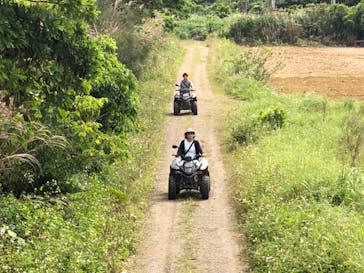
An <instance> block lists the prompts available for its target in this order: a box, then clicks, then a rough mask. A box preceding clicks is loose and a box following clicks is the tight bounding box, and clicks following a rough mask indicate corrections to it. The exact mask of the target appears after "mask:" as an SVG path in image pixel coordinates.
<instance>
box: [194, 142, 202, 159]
mask: <svg viewBox="0 0 364 273" xmlns="http://www.w3.org/2000/svg"><path fill="white" fill-rule="evenodd" d="M195 149H196V154H197V155H199V156H202V155H203V151H202V148H201V145H200V142H198V141H197V140H195Z"/></svg>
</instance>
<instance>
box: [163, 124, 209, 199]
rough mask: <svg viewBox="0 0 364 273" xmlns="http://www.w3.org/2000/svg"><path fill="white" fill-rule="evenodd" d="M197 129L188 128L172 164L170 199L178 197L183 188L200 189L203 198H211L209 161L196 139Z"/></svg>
mask: <svg viewBox="0 0 364 273" xmlns="http://www.w3.org/2000/svg"><path fill="white" fill-rule="evenodd" d="M194 138H195V131H194V130H193V129H191V128H188V129H187V130H186V132H185V139H184V140H182V141H181V143H180V145H179V147H178V146H176V145H173V146H172V148H177V147H178V151H177V154H176V155H174V156H176V157H177V158H175V159H174V160H173V161H172V163H171V166H170V173H169V179H168V199H176V198H177V195H178V194H179V192H180V191H181V190H184V189H185V190H199V191H200V193H201V197H202V199H208V198H209V192H210V175H209V171H208V162H207V159H206V158H205V157H204V155H203V152H202V149H201V145H200V143H199V142H198V141H197V140H195V139H194Z"/></svg>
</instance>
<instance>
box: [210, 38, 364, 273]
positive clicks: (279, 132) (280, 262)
mask: <svg viewBox="0 0 364 273" xmlns="http://www.w3.org/2000/svg"><path fill="white" fill-rule="evenodd" d="M222 45H223V46H222ZM215 48H218V49H221V48H223V49H224V50H223V51H220V63H219V65H218V68H217V72H218V73H217V74H218V78H219V77H221V71H224V69H225V71H228V70H226V66H227V65H228V62H226V60H227V59H226V58H224V56H227V55H229V53H232V52H235V51H236V50H237V48H236V47H235V46H233V45H232V44H227V43H226V42H223V43H220V44H218V45H217V46H215ZM241 52H243V51H241ZM224 60H225V61H224ZM252 67H254V66H252ZM235 77H236V75H235V74H231V75H230V76H229V75H228V74H224V79H225V80H224V81H225V82H229V81H231V80H232V79H235ZM242 78H243V77H242ZM242 81H244V79H242ZM222 86H223V87H225V88H226V85H222ZM261 86H262V88H264V92H259V93H257V92H252V91H249V90H245V89H243V88H242V89H237V90H236V91H235V93H239V92H240V93H243V94H250V93H253V94H254V96H249V97H250V99H249V100H247V101H246V102H245V104H244V105H243V106H238V107H236V108H235V109H232V110H231V112H230V114H229V118H228V122H227V128H226V131H227V132H228V134H227V136H226V147H227V149H228V150H227V151H228V153H226V158H227V160H228V161H229V162H230V164H232V165H231V167H230V170H229V173H230V175H229V181H230V185H231V190H232V192H233V193H234V200H235V204H236V210H237V217H238V220H239V222H240V224H241V232H243V233H244V234H245V235H246V238H247V243H248V245H249V247H248V248H247V249H248V254H249V257H250V265H251V267H252V269H253V271H254V272H363V270H364V256H363V253H362V251H361V249H363V247H364V228H363V226H364V201H363V200H364V170H363V167H364V165H363V161H362V160H356V161H355V162H356V164H355V166H354V167H353V165H352V164H351V163H350V160H344V159H343V158H342V156H341V155H342V153H343V151H344V150H345V151H347V152H349V154H350V149H351V147H352V146H351V145H347V142H345V141H344V142H343V139H347V135H348V134H349V135H350V136H351V137H352V138H351V140H352V139H354V140H356V141H357V140H358V139H360V136H361V133H362V129H360V128H362V127H361V126H362V122H359V121H358V120H356V123H353V122H351V120H353V118H352V117H353V115H352V113H359V112H360V109H361V107H363V103H362V102H351V103H350V107H348V103H347V102H337V101H330V100H327V99H324V98H321V97H318V96H312V95H311V96H298V95H291V96H288V95H278V94H275V93H273V92H272V91H271V90H270V88H269V87H267V86H265V85H263V84H262V85H261ZM244 88H245V87H244ZM225 90H226V92H227V93H228V94H229V93H230V89H225ZM235 97H236V98H238V99H241V98H242V97H241V96H235ZM243 98H244V97H243ZM237 105H241V104H237ZM272 108H273V109H282V110H283V111H284V112H285V113H286V115H285V116H284V121H285V122H284V124H283V126H281V127H280V128H277V129H274V130H268V128H259V130H255V131H254V130H251V131H249V129H251V127H254V126H253V125H254V124H255V123H256V121H257V120H259V116H260V114H259V113H260V112H262V111H263V112H267V111H268V110H267V109H272ZM353 109H354V110H353ZM352 124H355V125H352ZM242 126H243V128H248V132H250V133H251V134H253V136H254V138H253V139H252V140H253V141H248V142H239V141H238V139H237V136H238V137H239V136H242V135H244V134H245V133H246V132H247V130H241V131H239V130H238V129H239V128H242ZM244 126H245V127H244ZM348 126H349V127H350V126H351V127H353V126H354V128H356V129H357V131H353V130H351V131H350V130H348V129H347V128H348ZM255 129H256V128H255ZM359 132H361V133H359ZM353 142H355V141H350V142H349V144H351V143H353ZM356 143H357V142H356ZM359 149H360V151H363V146H361V145H359ZM357 154H361V153H357Z"/></svg>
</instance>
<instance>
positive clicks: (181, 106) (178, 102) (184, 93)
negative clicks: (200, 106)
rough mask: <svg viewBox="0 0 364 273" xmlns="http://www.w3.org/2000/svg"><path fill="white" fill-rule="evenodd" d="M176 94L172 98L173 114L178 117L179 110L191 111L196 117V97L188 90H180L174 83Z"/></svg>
mask: <svg viewBox="0 0 364 273" xmlns="http://www.w3.org/2000/svg"><path fill="white" fill-rule="evenodd" d="M176 86H177V91H178V93H177V94H176V95H175V96H174V102H173V114H174V115H178V114H179V113H180V112H181V110H191V111H192V113H193V114H194V115H197V96H196V94H195V93H193V92H191V91H193V90H190V89H180V88H179V84H178V83H176Z"/></svg>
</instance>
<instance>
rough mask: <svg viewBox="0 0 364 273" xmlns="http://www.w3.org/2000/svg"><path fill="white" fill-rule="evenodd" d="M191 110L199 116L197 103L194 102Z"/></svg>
mask: <svg viewBox="0 0 364 273" xmlns="http://www.w3.org/2000/svg"><path fill="white" fill-rule="evenodd" d="M191 110H192V113H193V114H194V115H195V116H196V115H197V102H195V101H192V103H191Z"/></svg>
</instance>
